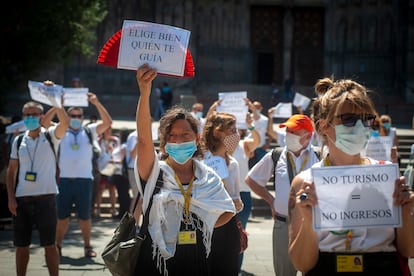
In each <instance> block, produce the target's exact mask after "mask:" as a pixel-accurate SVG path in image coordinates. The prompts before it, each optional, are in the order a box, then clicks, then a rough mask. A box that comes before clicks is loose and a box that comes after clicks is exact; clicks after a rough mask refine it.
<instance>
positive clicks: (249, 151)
mask: <svg viewBox="0 0 414 276" xmlns="http://www.w3.org/2000/svg"><path fill="white" fill-rule="evenodd" d="M246 124H247V128H248V129H249V130H250V132H251V134H252V135H251V137H246V138H244V139H243V141H244V142H243V143H244V152H245V153H246V155H247V156H248V157H252V155H253V152H254V150H255V149H256V148H257V146H259V144H260V134H259V132H257V130H256V129H255V128H254V124H253V118H252V115H251V114H250V113H247V114H246Z"/></svg>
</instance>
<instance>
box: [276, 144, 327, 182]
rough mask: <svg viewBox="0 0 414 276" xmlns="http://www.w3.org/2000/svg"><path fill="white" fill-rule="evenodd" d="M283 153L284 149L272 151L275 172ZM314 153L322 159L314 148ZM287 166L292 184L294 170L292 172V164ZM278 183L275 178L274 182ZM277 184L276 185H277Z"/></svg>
mask: <svg viewBox="0 0 414 276" xmlns="http://www.w3.org/2000/svg"><path fill="white" fill-rule="evenodd" d="M282 151H283V147H276V148H274V149H273V150H272V160H273V171H274V170H275V169H276V166H277V162H278V161H279V158H280V155H281V154H282ZM312 151H313V152H314V153H315V155H316V156H317V157H318V159H319V160H320V159H321V152H320V151H319V150H318V149H316V148H313V147H312ZM287 166H288V168H287V169H288V174H289V181H290V182H292V180H293V177H294V175H293V170H292V165H291V164H290V162H287ZM275 181H276V177H274V179H273V182H275ZM275 184H276V183H275Z"/></svg>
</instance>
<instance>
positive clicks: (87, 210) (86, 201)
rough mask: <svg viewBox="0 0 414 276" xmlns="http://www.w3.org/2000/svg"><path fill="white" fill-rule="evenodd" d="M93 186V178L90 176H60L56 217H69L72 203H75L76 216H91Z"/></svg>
mask: <svg viewBox="0 0 414 276" xmlns="http://www.w3.org/2000/svg"><path fill="white" fill-rule="evenodd" d="M93 186H94V184H93V180H92V179H90V178H61V179H60V183H59V194H58V196H57V211H58V212H57V214H58V218H59V219H66V218H68V217H70V214H71V212H72V205H73V204H75V209H76V212H77V214H78V218H79V219H81V220H89V219H90V218H91V206H92V192H93Z"/></svg>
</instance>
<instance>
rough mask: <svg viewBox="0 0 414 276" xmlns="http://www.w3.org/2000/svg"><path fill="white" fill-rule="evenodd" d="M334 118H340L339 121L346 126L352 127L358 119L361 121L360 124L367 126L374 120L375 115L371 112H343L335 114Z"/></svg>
mask: <svg viewBox="0 0 414 276" xmlns="http://www.w3.org/2000/svg"><path fill="white" fill-rule="evenodd" d="M335 117H336V118H340V119H341V122H342V124H343V125H344V126H346V127H353V126H355V124H356V122H357V121H358V120H361V121H362V124H363V125H364V126H365V127H369V126H371V125H373V123H374V120H375V117H376V116H375V115H372V114H353V113H344V114H341V115H336V116H335Z"/></svg>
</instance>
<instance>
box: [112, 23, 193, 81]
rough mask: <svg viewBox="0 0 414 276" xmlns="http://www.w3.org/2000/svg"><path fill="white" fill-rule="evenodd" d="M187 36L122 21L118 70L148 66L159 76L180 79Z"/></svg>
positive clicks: (159, 26) (178, 31) (163, 27)
mask: <svg viewBox="0 0 414 276" xmlns="http://www.w3.org/2000/svg"><path fill="white" fill-rule="evenodd" d="M190 33H191V32H190V31H188V30H185V29H181V28H177V27H173V26H168V25H162V24H156V23H150V22H143V21H134V20H124V24H123V26H122V36H121V41H120V45H119V54H118V68H120V69H128V70H137V69H138V67H139V66H141V65H143V64H144V63H148V64H149V65H150V66H151V67H154V68H156V69H157V71H158V72H159V73H163V74H168V75H175V76H183V75H184V67H185V59H186V53H187V47H188V43H189V40H190Z"/></svg>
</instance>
